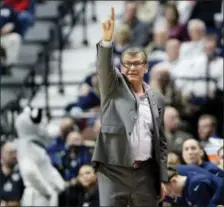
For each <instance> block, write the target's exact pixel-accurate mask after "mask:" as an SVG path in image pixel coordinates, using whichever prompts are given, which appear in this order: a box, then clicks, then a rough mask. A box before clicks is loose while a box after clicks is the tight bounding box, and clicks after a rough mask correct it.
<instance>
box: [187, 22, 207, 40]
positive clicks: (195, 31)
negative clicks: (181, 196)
mask: <svg viewBox="0 0 224 207" xmlns="http://www.w3.org/2000/svg"><path fill="white" fill-rule="evenodd" d="M188 33H189V36H190V39H191V40H192V41H200V40H202V38H203V37H204V31H203V30H202V28H201V27H200V26H199V25H197V24H195V25H191V27H190V28H189V30H188Z"/></svg>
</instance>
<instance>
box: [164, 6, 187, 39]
mask: <svg viewBox="0 0 224 207" xmlns="http://www.w3.org/2000/svg"><path fill="white" fill-rule="evenodd" d="M165 19H166V26H167V28H168V38H169V39H171V38H175V39H178V40H180V41H183V40H185V39H186V34H185V28H184V25H181V24H180V23H179V12H178V10H177V7H176V5H175V4H167V5H166V7H165Z"/></svg>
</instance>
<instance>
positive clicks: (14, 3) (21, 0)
mask: <svg viewBox="0 0 224 207" xmlns="http://www.w3.org/2000/svg"><path fill="white" fill-rule="evenodd" d="M35 2H36V0H4V3H5V4H6V5H8V6H10V7H12V8H14V9H15V10H16V11H17V12H18V21H19V23H20V26H19V34H20V35H21V36H22V37H24V35H25V33H26V31H27V30H28V29H29V27H30V26H32V24H33V23H34V15H35V11H34V10H35Z"/></svg>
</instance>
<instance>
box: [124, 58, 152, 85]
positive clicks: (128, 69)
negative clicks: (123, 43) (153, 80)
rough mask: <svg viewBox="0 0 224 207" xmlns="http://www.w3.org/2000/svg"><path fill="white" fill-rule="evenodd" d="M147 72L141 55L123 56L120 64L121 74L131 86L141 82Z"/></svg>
mask: <svg viewBox="0 0 224 207" xmlns="http://www.w3.org/2000/svg"><path fill="white" fill-rule="evenodd" d="M147 70H148V69H147V64H146V62H144V60H143V55H142V54H136V55H134V56H131V55H124V57H123V60H122V64H121V72H122V73H123V74H124V75H125V76H126V78H127V79H128V81H129V82H130V83H131V84H132V83H133V84H134V83H139V82H141V81H142V80H143V76H144V73H145V72H147Z"/></svg>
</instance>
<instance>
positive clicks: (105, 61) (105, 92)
mask: <svg viewBox="0 0 224 207" xmlns="http://www.w3.org/2000/svg"><path fill="white" fill-rule="evenodd" d="M112 58H113V47H112V46H107V47H105V46H103V45H102V42H99V43H98V44H97V76H98V81H99V89H100V95H101V97H102V96H103V97H106V96H109V95H111V93H112V92H113V91H114V90H115V88H116V85H117V80H118V74H117V72H116V69H115V68H114V66H113V61H112Z"/></svg>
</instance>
